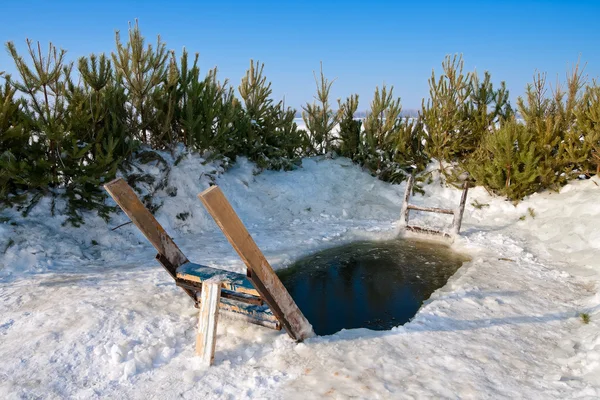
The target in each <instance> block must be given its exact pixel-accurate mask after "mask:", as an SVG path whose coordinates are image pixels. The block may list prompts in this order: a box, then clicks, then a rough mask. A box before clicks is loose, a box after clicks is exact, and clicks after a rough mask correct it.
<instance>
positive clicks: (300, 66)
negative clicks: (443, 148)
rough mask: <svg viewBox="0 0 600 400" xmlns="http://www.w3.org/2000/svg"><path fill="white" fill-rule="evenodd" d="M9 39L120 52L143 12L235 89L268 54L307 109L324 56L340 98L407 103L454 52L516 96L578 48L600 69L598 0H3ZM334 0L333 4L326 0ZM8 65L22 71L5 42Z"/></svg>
mask: <svg viewBox="0 0 600 400" xmlns="http://www.w3.org/2000/svg"><path fill="white" fill-rule="evenodd" d="M3 3H4V4H3V5H2V7H1V10H2V16H1V23H0V40H2V42H6V41H8V40H12V41H14V42H15V43H16V44H17V46H18V48H19V49H20V50H24V48H25V47H24V46H25V38H31V39H33V40H39V41H41V42H42V43H47V42H48V41H52V42H53V43H54V44H56V45H57V46H60V47H62V48H64V49H66V50H68V56H69V58H70V59H72V60H75V59H76V58H77V57H79V56H82V55H86V54H89V53H91V52H111V51H112V50H113V48H114V32H115V30H121V31H122V32H123V33H126V31H127V23H128V21H133V20H134V19H135V18H138V19H139V21H140V26H141V29H142V32H143V34H144V35H145V36H146V37H147V38H148V39H150V40H152V41H155V38H156V35H157V34H160V35H161V36H162V38H163V39H164V41H166V43H167V46H168V47H169V48H171V49H175V50H176V51H178V52H179V51H180V50H181V48H182V47H183V46H185V47H186V48H187V49H188V50H189V51H191V52H199V53H200V59H201V66H202V68H203V70H204V71H206V70H207V69H208V68H209V67H212V66H215V65H216V66H218V67H219V71H220V77H221V78H229V79H230V81H231V82H232V83H234V84H235V85H236V87H237V85H238V84H239V80H240V78H241V77H242V75H243V74H244V71H245V69H246V68H247V67H248V63H249V60H250V59H251V58H253V59H255V60H256V59H258V60H260V61H264V62H265V64H266V66H265V72H266V74H267V77H268V78H269V79H270V80H271V81H272V82H273V89H274V96H275V97H276V98H278V99H281V98H283V97H284V96H285V99H286V103H287V104H288V105H291V106H293V107H299V106H300V105H301V104H303V103H305V102H306V101H311V100H312V96H313V95H314V91H315V86H314V80H313V75H312V71H313V70H318V68H319V61H323V65H324V69H325V73H326V75H327V76H328V77H330V78H337V81H336V82H335V84H334V87H333V90H332V94H333V97H334V99H335V98H339V97H342V98H343V97H346V96H347V95H349V94H351V93H358V94H359V95H360V100H361V104H360V106H359V109H360V110H364V109H366V108H367V107H368V102H370V99H371V97H372V93H373V90H374V88H375V86H376V85H381V84H382V83H384V82H385V83H386V84H388V85H394V87H395V92H396V93H397V94H398V95H399V96H400V97H401V98H402V104H403V106H404V108H405V109H410V108H418V107H419V106H420V104H421V98H423V97H426V96H427V95H428V86H427V79H428V78H429V76H430V74H431V70H432V68H435V69H436V71H439V70H440V65H441V62H442V60H443V58H444V56H445V55H446V54H450V53H456V52H458V53H463V54H464V58H465V66H466V67H467V68H469V69H472V68H477V70H478V71H480V72H483V71H484V70H489V71H490V72H491V73H492V78H493V80H494V81H495V82H499V81H501V80H505V81H506V82H507V85H508V88H509V89H510V91H511V98H512V100H513V101H514V100H515V99H516V97H517V96H519V95H521V94H522V93H523V90H524V88H525V85H526V84H527V82H529V81H531V78H532V76H533V73H534V71H535V70H536V69H539V70H541V71H545V72H548V75H549V80H550V81H555V79H556V77H557V76H559V77H560V78H564V75H565V71H566V69H567V66H568V65H569V64H571V65H572V64H573V63H574V62H576V61H577V58H578V56H579V55H581V58H582V61H584V62H587V68H586V71H587V73H588V75H589V76H590V78H595V77H598V76H600V25H599V24H598V17H599V16H600V1H598V0H596V1H535V2H534V1H531V2H528V1H518V2H516V1H493V2H492V1H489V2H488V1H483V0H480V1H476V2H475V1H473V2H467V1H463V2H461V1H434V0H430V1H425V2H419V1H411V2H406V3H404V2H401V1H389V2H384V1H377V0H372V1H361V2H354V1H344V2H337V1H336V2H327V4H322V3H321V2H319V1H310V0H309V1H303V2H291V1H284V0H280V1H259V0H257V1H249V0H246V1H232V2H227V1H211V2H206V1H177V0H170V1H160V2H159V1H151V0H148V1H139V2H132V1H112V0H108V1H96V2H91V1H64V0H54V1H28V0H20V1H5V2H3ZM323 3H325V2H323ZM0 70H6V71H7V72H14V66H13V64H12V60H10V59H9V57H8V55H7V53H6V51H1V52H0Z"/></svg>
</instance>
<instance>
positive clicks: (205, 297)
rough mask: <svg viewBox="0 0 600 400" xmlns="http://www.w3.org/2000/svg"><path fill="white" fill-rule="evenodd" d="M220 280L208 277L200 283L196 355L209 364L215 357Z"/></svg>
mask: <svg viewBox="0 0 600 400" xmlns="http://www.w3.org/2000/svg"><path fill="white" fill-rule="evenodd" d="M220 298H221V281H219V280H217V279H209V280H206V281H204V282H203V283H202V295H201V303H200V312H199V318H198V335H197V336H196V355H197V356H200V358H201V360H202V362H204V363H205V364H207V365H211V364H212V363H213V360H214V358H215V346H216V343H217V322H218V321H219V299H220Z"/></svg>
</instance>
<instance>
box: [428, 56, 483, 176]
mask: <svg viewBox="0 0 600 400" xmlns="http://www.w3.org/2000/svg"><path fill="white" fill-rule="evenodd" d="M442 69H443V73H442V74H441V75H440V76H439V78H436V76H435V70H434V71H432V73H431V78H430V79H429V100H427V103H425V100H423V103H422V106H421V119H422V121H423V124H424V127H425V131H426V146H425V149H426V152H427V154H428V155H429V157H430V158H434V159H436V160H437V161H438V163H439V168H440V171H442V172H444V173H445V169H444V167H443V164H442V161H444V160H445V161H453V160H455V158H456V157H457V156H458V155H459V154H460V150H461V149H460V145H457V144H456V141H457V138H460V137H462V136H463V135H464V132H465V131H466V130H467V129H468V118H467V116H468V109H467V106H466V104H467V102H468V100H469V97H470V96H471V92H472V90H473V86H472V84H471V73H466V74H465V73H464V61H463V58H462V55H460V56H459V55H454V56H453V57H450V56H446V58H445V59H444V62H443V63H442Z"/></svg>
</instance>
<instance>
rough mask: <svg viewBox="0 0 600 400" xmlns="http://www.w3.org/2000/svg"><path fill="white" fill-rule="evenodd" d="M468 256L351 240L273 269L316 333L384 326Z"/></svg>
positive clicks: (424, 245)
mask: <svg viewBox="0 0 600 400" xmlns="http://www.w3.org/2000/svg"><path fill="white" fill-rule="evenodd" d="M467 260H468V257H465V256H464V255H461V254H457V253H455V252H452V251H451V250H450V249H448V247H447V246H444V245H443V244H438V243H434V242H426V241H417V240H408V239H402V240H393V241H387V242H357V243H352V244H348V245H345V246H341V247H336V248H333V249H328V250H325V251H322V252H320V253H316V254H313V255H310V256H308V257H305V258H303V259H301V260H299V261H297V262H296V263H295V264H293V265H292V266H290V267H289V268H286V269H284V270H280V271H278V275H279V277H280V278H281V281H282V282H283V284H284V285H285V287H286V288H287V289H288V291H289V292H290V294H291V295H292V297H293V298H294V300H295V301H296V303H297V304H298V307H300V309H301V310H302V312H303V313H304V315H305V316H306V318H307V319H308V320H309V321H310V322H311V323H312V325H313V328H314V330H315V333H317V334H318V335H330V334H332V333H335V332H338V331H340V330H341V329H343V328H346V329H351V328H369V329H374V330H386V329H390V328H392V327H394V326H398V325H402V324H404V323H405V322H407V321H408V320H409V319H410V318H412V317H413V316H414V315H415V314H416V312H417V310H418V309H419V307H421V304H422V303H423V301H424V300H427V299H428V298H429V296H430V295H431V293H433V291H435V290H436V289H438V288H439V287H441V286H443V285H444V284H445V283H446V281H447V280H448V278H449V277H450V276H452V274H454V273H455V272H456V270H457V269H458V268H459V267H460V265H461V264H462V263H463V262H465V261H467Z"/></svg>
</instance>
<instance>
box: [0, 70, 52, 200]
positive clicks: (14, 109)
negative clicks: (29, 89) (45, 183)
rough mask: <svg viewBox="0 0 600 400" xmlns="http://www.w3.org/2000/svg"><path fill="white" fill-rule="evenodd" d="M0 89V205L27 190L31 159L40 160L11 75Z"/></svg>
mask: <svg viewBox="0 0 600 400" xmlns="http://www.w3.org/2000/svg"><path fill="white" fill-rule="evenodd" d="M4 79H5V81H4V84H3V85H0V202H2V201H6V202H9V203H10V202H11V200H15V199H10V198H9V194H12V195H15V194H17V193H18V192H19V191H22V190H26V189H28V188H29V187H30V182H29V175H30V171H31V170H32V169H34V168H35V165H36V164H35V162H34V160H33V159H32V158H34V159H37V158H38V157H43V156H44V155H45V154H44V153H43V151H42V149H41V148H40V147H41V146H38V145H37V143H36V142H35V141H31V142H30V139H31V136H30V135H29V130H27V129H26V128H25V124H26V115H25V113H24V107H25V102H24V101H23V100H22V99H18V98H16V97H15V95H16V89H15V88H14V86H13V85H12V84H11V77H10V75H7V76H4Z"/></svg>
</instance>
